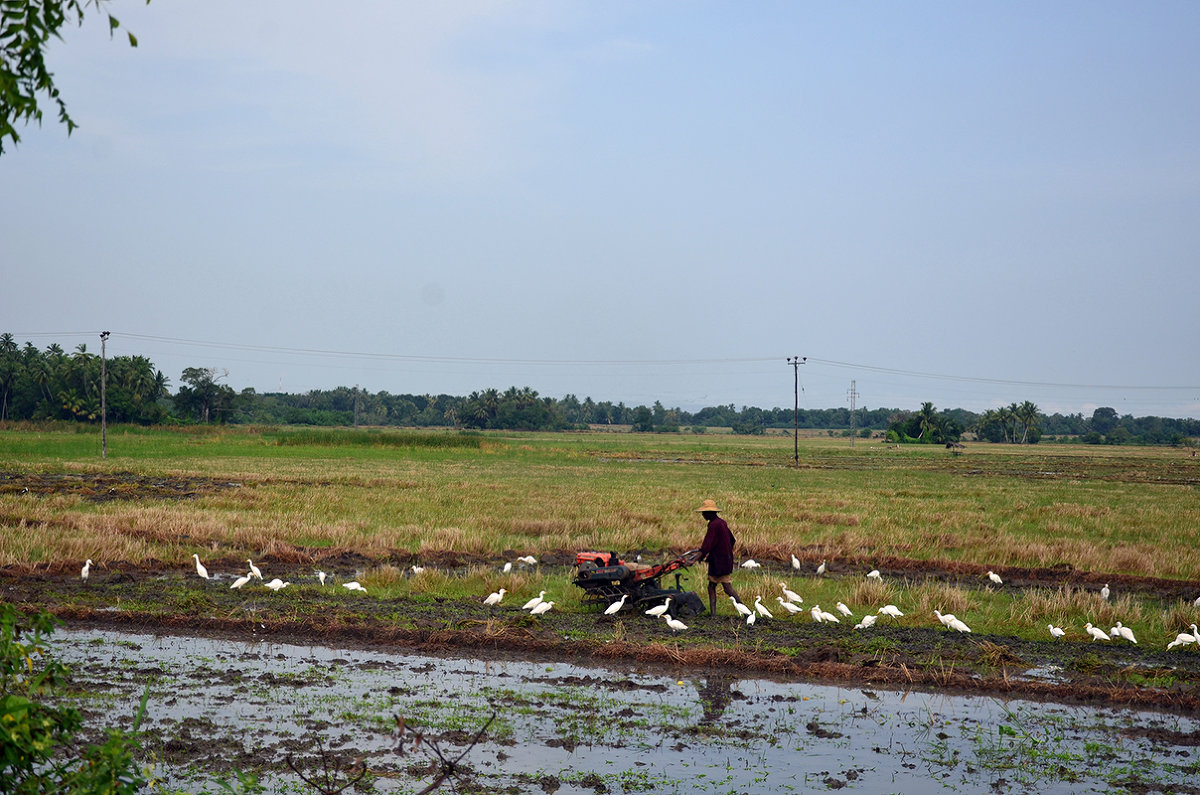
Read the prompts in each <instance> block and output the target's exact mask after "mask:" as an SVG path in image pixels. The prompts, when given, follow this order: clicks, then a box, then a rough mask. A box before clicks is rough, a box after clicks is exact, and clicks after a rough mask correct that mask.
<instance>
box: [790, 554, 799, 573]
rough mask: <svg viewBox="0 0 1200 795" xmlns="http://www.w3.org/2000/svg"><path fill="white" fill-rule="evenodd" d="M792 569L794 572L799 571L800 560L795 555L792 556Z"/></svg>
mask: <svg viewBox="0 0 1200 795" xmlns="http://www.w3.org/2000/svg"><path fill="white" fill-rule="evenodd" d="M792 568H793V569H795V570H796V571H800V558H798V557H796V556H795V555H792Z"/></svg>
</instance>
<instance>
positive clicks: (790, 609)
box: [775, 596, 802, 615]
mask: <svg viewBox="0 0 1200 795" xmlns="http://www.w3.org/2000/svg"><path fill="white" fill-rule="evenodd" d="M775 601H776V602H779V605H780V607H782V608H783V609H784V610H786V611H788V612H789V613H791V614H792V615H795V614H796V613H799V612H800V610H801V609H802V608H799V607H796V606H795V605H794V604H792V603H791V602H789V601H788V600H786V599H784V598H783V597H782V596H776V597H775Z"/></svg>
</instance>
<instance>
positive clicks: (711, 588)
mask: <svg viewBox="0 0 1200 795" xmlns="http://www.w3.org/2000/svg"><path fill="white" fill-rule="evenodd" d="M696 510H697V511H698V512H699V513H700V514H702V515H703V516H704V518H705V520H707V521H708V532H707V533H705V535H704V543H703V544H701V545H700V560H705V559H707V560H708V610H709V612H710V613H711V614H712V615H714V616H715V615H716V614H717V583H721V587H722V588H724V589H725V593H726V594H728V595H729V596H732V597H733V598H734V599H736V600H737V601H739V602H740V601H742V598H741V597H740V596H738V592H737V591H735V590H734V588H733V541H734V539H733V533H731V532H730V531H729V525H727V524H725V520H724V519H722V518H721V517H720V516H717V513H718V512H720V510H721V509H720V508H718V507H717V503H716V502H714V501H713V500H705V501H704V504H703V505H701V506H700V507H699V508H697V509H696Z"/></svg>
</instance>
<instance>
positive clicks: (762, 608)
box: [754, 596, 775, 618]
mask: <svg viewBox="0 0 1200 795" xmlns="http://www.w3.org/2000/svg"><path fill="white" fill-rule="evenodd" d="M754 609H755V610H757V611H758V614H759V615H760V616H762V617H763V618H774V617H775V616H773V615H771V611H770V610H768V609H767V608H766V605H764V604H763V603H762V597H761V596H756V597H754Z"/></svg>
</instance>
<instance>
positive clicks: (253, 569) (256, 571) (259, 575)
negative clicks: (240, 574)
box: [246, 558, 262, 580]
mask: <svg viewBox="0 0 1200 795" xmlns="http://www.w3.org/2000/svg"><path fill="white" fill-rule="evenodd" d="M246 562H247V563H249V564H250V573H251V574H252V575H254V576H255V577H256V578H257V579H260V580H261V579H262V572H261V571H259V569H258V566H255V565H254V561H252V560H250V559H249V558H247V559H246Z"/></svg>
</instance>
